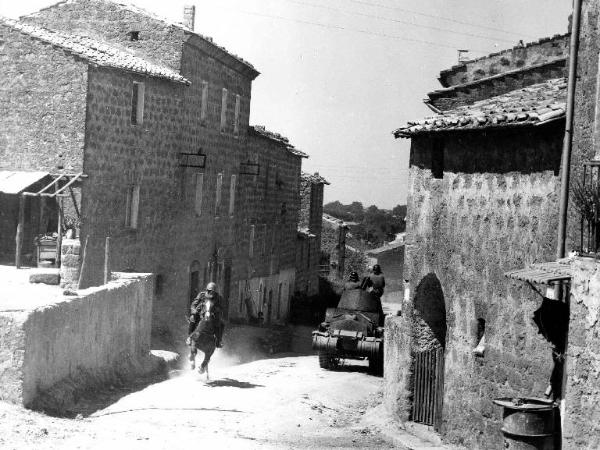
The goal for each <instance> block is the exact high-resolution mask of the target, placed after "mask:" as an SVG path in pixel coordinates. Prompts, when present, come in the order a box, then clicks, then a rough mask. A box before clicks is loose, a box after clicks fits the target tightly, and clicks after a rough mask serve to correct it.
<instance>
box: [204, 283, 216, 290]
mask: <svg viewBox="0 0 600 450" xmlns="http://www.w3.org/2000/svg"><path fill="white" fill-rule="evenodd" d="M206 290H207V291H216V290H217V284H216V283H215V282H213V281H211V282H210V283H208V284H207V285H206Z"/></svg>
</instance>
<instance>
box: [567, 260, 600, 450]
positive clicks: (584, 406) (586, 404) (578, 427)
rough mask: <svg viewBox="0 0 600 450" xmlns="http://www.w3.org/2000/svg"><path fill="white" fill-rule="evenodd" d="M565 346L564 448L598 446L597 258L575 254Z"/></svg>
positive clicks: (599, 285) (599, 348)
mask: <svg viewBox="0 0 600 450" xmlns="http://www.w3.org/2000/svg"><path fill="white" fill-rule="evenodd" d="M572 270H573V279H572V286H571V305H570V320H569V343H568V348H567V374H568V378H567V386H566V400H565V407H566V411H565V416H564V430H563V438H564V444H563V448H565V449H597V448H600V322H599V319H600V262H598V261H596V260H594V259H591V258H577V259H575V261H573V263H572Z"/></svg>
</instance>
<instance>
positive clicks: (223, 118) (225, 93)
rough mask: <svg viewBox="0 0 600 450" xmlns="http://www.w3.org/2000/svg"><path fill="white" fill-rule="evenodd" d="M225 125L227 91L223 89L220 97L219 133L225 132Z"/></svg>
mask: <svg viewBox="0 0 600 450" xmlns="http://www.w3.org/2000/svg"><path fill="white" fill-rule="evenodd" d="M226 124H227V89H225V88H223V95H222V97H221V132H222V133H223V132H225V125H226Z"/></svg>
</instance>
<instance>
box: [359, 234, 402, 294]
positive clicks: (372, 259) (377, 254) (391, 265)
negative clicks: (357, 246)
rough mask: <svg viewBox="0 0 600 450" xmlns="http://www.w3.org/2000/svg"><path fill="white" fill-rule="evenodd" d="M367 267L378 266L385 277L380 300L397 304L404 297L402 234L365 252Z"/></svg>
mask: <svg viewBox="0 0 600 450" xmlns="http://www.w3.org/2000/svg"><path fill="white" fill-rule="evenodd" d="M365 254H366V255H367V258H368V265H369V266H371V267H372V266H373V265H375V264H379V265H380V266H381V269H382V271H383V274H384V275H385V292H384V294H383V297H382V298H381V300H382V301H383V302H387V303H399V302H400V301H401V300H402V296H403V295H404V274H403V272H404V233H401V234H400V236H398V237H396V239H394V240H393V241H392V242H387V243H385V244H383V245H382V246H380V247H377V248H374V249H371V250H367V251H365Z"/></svg>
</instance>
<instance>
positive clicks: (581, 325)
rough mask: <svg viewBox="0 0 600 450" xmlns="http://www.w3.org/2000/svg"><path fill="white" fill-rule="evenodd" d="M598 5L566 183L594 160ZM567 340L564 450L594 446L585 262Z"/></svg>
mask: <svg viewBox="0 0 600 450" xmlns="http://www.w3.org/2000/svg"><path fill="white" fill-rule="evenodd" d="M599 36H600V3H599V2H597V1H591V0H584V1H583V2H582V11H581V25H580V39H579V53H578V55H577V81H576V90H575V116H574V123H573V150H572V156H571V185H573V184H576V183H578V182H580V181H581V180H582V172H583V166H584V163H585V162H587V161H590V160H598V155H599V152H598V143H599V142H600V141H599V139H600V126H599V125H600V121H599V119H598V117H599V116H598V95H600V92H599V91H598V77H599V76H600V72H599V67H598V54H600V40H599V39H598V37H599ZM569 208H570V209H569V215H568V226H567V232H568V236H567V244H566V249H567V251H570V250H573V249H579V248H580V215H579V213H578V211H577V208H576V207H575V204H574V202H573V199H572V198H571V199H570V201H569ZM572 270H573V279H572V286H571V301H570V321H569V338H568V347H567V361H566V367H567V373H568V378H567V385H566V393H565V395H566V398H565V408H566V414H565V418H564V420H565V423H564V434H563V435H564V441H563V443H564V447H563V448H569V449H571V448H572V449H576V448H577V449H579V448H586V449H592V448H598V446H600V441H599V439H598V436H599V435H600V431H599V430H598V425H597V424H598V422H599V420H600V411H599V410H598V406H597V405H598V399H599V398H600V392H599V391H598V364H599V354H598V351H597V349H598V342H597V341H598V324H597V313H598V298H599V297H600V291H599V290H598V267H597V264H596V263H595V262H594V261H593V260H590V259H588V258H581V259H576V260H575V261H574V263H573V264H572Z"/></svg>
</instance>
